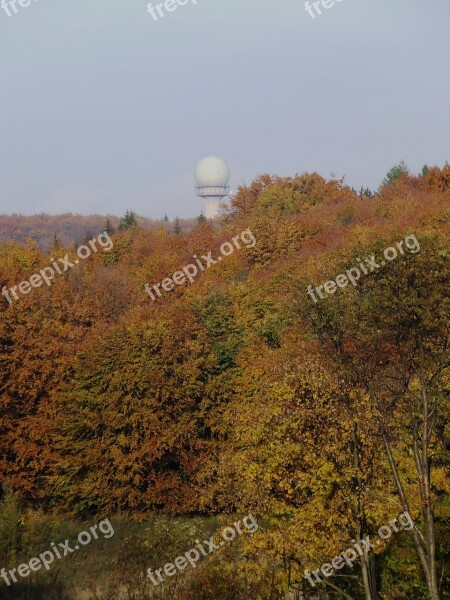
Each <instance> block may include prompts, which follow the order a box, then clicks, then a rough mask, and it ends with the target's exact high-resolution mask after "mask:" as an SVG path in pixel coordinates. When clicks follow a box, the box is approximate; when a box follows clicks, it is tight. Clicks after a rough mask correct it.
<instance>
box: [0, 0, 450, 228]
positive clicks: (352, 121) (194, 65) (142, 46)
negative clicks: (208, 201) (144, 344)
mask: <svg viewBox="0 0 450 600" xmlns="http://www.w3.org/2000/svg"><path fill="white" fill-rule="evenodd" d="M9 10H10V12H11V13H12V16H11V17H8V16H7V14H6V12H5V11H4V10H0V56H1V61H0V140H1V141H0V213H13V212H21V213H23V214H34V213H39V212H48V213H52V214H55V213H63V212H73V213H81V214H92V213H100V214H106V213H112V214H116V215H119V216H120V215H122V214H123V213H124V212H125V210H127V209H133V210H135V211H136V212H138V213H139V214H141V215H144V216H148V217H153V218H160V217H162V216H163V215H164V213H167V214H168V215H169V217H170V218H173V217H174V216H175V215H178V216H180V217H192V216H196V215H198V214H199V213H200V210H201V209H202V205H203V202H202V200H200V199H198V198H196V196H195V193H194V189H193V186H194V181H193V169H194V167H195V164H196V163H197V161H198V160H199V159H200V158H202V157H203V156H204V155H207V154H216V155H219V156H221V157H223V158H224V159H225V160H226V161H227V162H228V163H229V164H230V167H231V181H230V183H231V186H232V189H236V187H237V185H239V184H240V183H242V182H245V183H249V182H250V181H251V180H252V179H253V178H255V177H256V176H257V175H258V174H261V173H264V172H268V173H272V174H280V175H294V174H295V173H297V172H303V171H314V170H315V171H318V172H319V173H320V174H322V175H323V176H325V177H328V176H329V175H330V174H331V173H334V174H336V175H337V176H339V177H341V176H344V175H345V178H346V181H347V182H348V183H349V184H350V185H352V186H354V187H355V188H359V187H360V186H369V187H371V188H376V187H378V185H379V183H380V181H381V179H382V178H383V176H384V175H385V173H386V172H387V171H388V169H389V168H390V167H391V166H392V165H393V164H394V163H397V162H399V161H400V160H402V159H403V160H405V162H406V163H407V164H408V166H409V167H410V168H411V170H413V171H414V172H416V171H418V170H420V169H421V167H422V166H423V164H424V163H428V164H438V165H443V164H444V163H445V161H446V160H448V161H449V162H450V152H449V142H450V76H449V75H450V70H449V55H450V52H449V51H450V36H449V30H450V2H449V0H426V1H425V0H420V1H419V0H342V1H341V2H339V3H338V2H336V4H335V6H333V7H332V8H330V9H329V10H326V9H324V8H322V12H323V14H322V15H321V16H317V17H316V18H315V19H312V18H311V16H310V15H309V14H308V12H306V11H305V7H304V2H303V0H197V4H194V2H193V0H188V2H187V4H186V5H185V6H179V7H178V8H177V10H176V11H174V12H166V15H165V17H164V18H160V19H159V20H158V21H154V20H153V18H152V17H151V15H150V14H149V13H148V12H147V1H145V0H33V1H32V2H31V5H30V6H29V7H25V8H21V7H19V6H17V10H18V12H17V14H14V13H13V10H12V9H9Z"/></svg>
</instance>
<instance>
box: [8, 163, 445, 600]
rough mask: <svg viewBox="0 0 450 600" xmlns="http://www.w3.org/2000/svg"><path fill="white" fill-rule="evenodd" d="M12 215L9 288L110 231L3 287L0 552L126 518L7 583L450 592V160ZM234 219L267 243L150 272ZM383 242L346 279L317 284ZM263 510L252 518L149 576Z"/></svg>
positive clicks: (337, 594) (289, 592)
mask: <svg viewBox="0 0 450 600" xmlns="http://www.w3.org/2000/svg"><path fill="white" fill-rule="evenodd" d="M162 217H163V215H162ZM2 219H6V217H2ZM8 219H10V221H9V222H8V223H9V224H8V227H10V228H11V229H10V231H9V233H8V232H7V227H6V226H5V227H4V228H3V231H2V236H1V241H0V288H3V287H4V286H7V288H11V287H12V286H14V285H16V284H19V283H20V282H21V281H23V280H28V279H29V278H30V275H32V274H33V273H35V272H38V271H39V269H42V268H44V267H46V266H47V265H49V264H51V260H52V259H53V260H55V259H56V258H57V257H63V256H64V255H66V254H68V255H69V257H72V258H73V257H74V256H75V249H76V245H77V244H80V243H83V242H84V241H85V240H84V237H83V236H84V234H86V236H87V237H86V239H88V237H89V236H90V235H92V236H98V235H99V234H100V233H101V232H103V231H107V233H108V235H109V236H110V237H111V240H112V241H113V243H114V245H113V247H112V248H111V249H110V250H109V251H108V252H102V251H99V252H97V253H92V255H91V256H90V257H89V258H87V259H86V260H82V261H80V264H78V265H77V266H76V268H72V269H70V270H69V271H67V273H63V275H62V276H58V277H57V278H55V279H54V280H53V281H52V284H51V285H49V286H47V285H42V286H40V287H37V288H36V289H34V288H33V289H32V290H31V293H28V294H26V295H20V298H19V300H15V301H14V302H12V303H8V301H6V299H5V298H4V297H3V296H0V365H1V368H0V485H1V488H0V489H1V496H0V505H1V507H0V508H1V511H0V568H2V567H5V568H6V569H11V568H13V567H16V566H17V565H19V564H20V563H24V562H25V563H27V562H29V559H30V558H31V557H32V556H38V555H39V553H40V552H42V551H43V550H46V549H47V548H48V547H49V546H50V543H51V542H53V541H54V542H57V541H62V540H63V539H66V538H70V536H74V535H76V534H77V533H78V532H79V531H81V530H83V529H85V530H86V528H89V527H90V526H91V525H92V524H93V523H98V522H99V521H100V520H101V519H106V518H107V519H109V520H110V522H111V523H112V524H113V526H114V528H115V535H114V537H112V538H111V539H106V538H105V539H101V540H98V542H97V543H96V544H94V542H92V543H91V544H90V545H89V546H86V548H84V549H82V550H79V551H78V552H77V553H76V555H75V554H74V557H73V558H71V557H70V558H69V557H66V558H65V559H64V560H63V559H61V560H60V561H58V564H57V566H56V563H55V566H53V568H52V569H51V570H44V569H41V570H40V571H37V572H33V573H31V575H30V576H29V577H28V578H27V579H20V580H19V583H18V584H17V585H15V586H7V585H6V584H5V583H4V581H3V580H0V598H2V599H3V598H4V599H5V600H16V599H17V600H69V599H72V598H76V599H78V598H80V599H83V600H94V599H102V600H116V599H121V598H126V599H128V600H150V599H155V600H156V599H157V600H169V599H172V600H300V599H310V600H316V599H321V600H333V599H336V598H348V599H353V600H411V599H413V600H428V599H430V600H441V599H445V598H450V566H449V558H450V535H449V534H450V501H449V495H448V493H449V487H450V473H449V470H448V467H449V452H450V424H449V420H448V417H449V408H450V394H449V392H450V370H449V365H450V362H449V349H450V347H449V308H450V301H449V289H450V288H449V283H450V270H449V256H450V254H449V252H450V248H449V233H450V166H449V165H448V164H446V165H444V166H443V167H425V168H424V169H423V171H422V172H421V173H420V174H419V175H413V174H411V173H409V172H408V171H407V170H405V169H402V168H394V169H393V170H392V171H391V172H390V173H389V174H388V176H387V177H386V179H385V180H384V182H383V183H382V185H381V186H380V188H379V189H378V190H377V191H376V192H372V191H369V190H361V191H359V192H357V191H355V190H353V189H351V188H350V187H348V186H347V185H346V183H345V182H344V181H343V180H336V179H332V178H331V179H329V180H326V179H324V178H323V177H321V176H320V175H318V174H316V173H303V174H299V175H296V176H294V177H280V176H276V175H273V176H272V175H267V174H265V175H261V176H259V177H258V178H257V179H256V180H254V181H253V182H252V183H250V184H248V185H241V187H239V189H238V190H237V192H236V193H235V194H234V195H233V196H232V198H231V200H230V204H229V206H228V207H227V208H226V209H224V210H223V211H222V214H221V216H220V217H219V218H218V219H216V220H214V221H208V220H206V219H205V218H201V217H200V218H198V219H197V220H192V221H190V222H183V221H180V220H178V221H177V222H173V221H171V222H169V221H168V220H167V219H163V218H162V219H161V221H159V222H153V223H151V224H148V223H144V222H143V221H142V219H139V218H136V215H134V213H133V212H129V213H127V215H126V216H125V217H123V218H122V219H120V218H114V217H108V218H107V217H95V219H93V220H91V221H90V222H89V223H87V224H86V223H82V222H80V223H79V224H78V225H76V226H75V225H74V224H75V222H76V219H75V218H73V220H71V217H70V216H65V217H64V219H65V220H67V221H68V222H69V221H70V227H69V225H68V226H67V227H66V228H65V229H64V231H62V228H61V220H60V221H59V225H58V221H57V220H56V221H52V222H51V223H50V224H48V223H47V226H46V229H45V230H41V229H39V235H34V234H35V233H36V223H37V220H36V218H35V217H21V218H20V219H19V218H16V219H15V222H14V224H13V223H12V221H11V218H10V217H8ZM32 219H34V221H32ZM86 219H88V218H86ZM0 222H3V223H6V220H4V221H0ZM39 227H40V225H39ZM83 227H84V228H85V229H84V232H83V230H82V228H83ZM87 230H89V231H87ZM244 230H250V231H251V232H252V234H253V236H254V238H255V239H256V244H254V246H250V245H249V246H243V247H242V248H241V249H240V250H239V251H237V250H236V251H234V252H233V253H232V254H231V255H230V256H227V258H226V259H224V260H223V261H222V262H220V264H219V263H217V264H214V265H212V266H211V267H210V268H208V269H207V270H205V272H202V273H200V274H199V276H198V277H196V279H195V281H193V282H192V283H190V282H187V284H185V285H179V286H175V287H174V288H173V290H171V291H169V292H167V293H164V294H163V295H162V296H161V297H157V298H156V300H155V301H152V300H151V299H150V298H149V295H148V294H146V293H145V289H144V286H145V284H146V283H147V282H150V283H151V284H153V283H155V282H160V281H163V280H164V279H165V278H167V277H170V276H171V275H172V274H173V273H174V272H177V271H179V270H181V269H182V268H183V267H184V266H185V265H188V264H189V263H192V262H193V260H194V259H193V256H201V255H206V254H207V253H208V252H211V253H212V256H217V255H219V254H220V250H219V248H220V247H221V244H222V243H223V242H225V241H230V240H231V239H232V238H233V237H234V236H237V235H238V234H240V233H241V232H242V231H244ZM43 232H44V233H45V235H46V237H45V236H44V237H45V240H44V237H42V234H43ZM39 236H41V237H39ZM408 236H414V239H415V240H416V241H417V244H418V246H417V247H416V251H414V252H412V251H408V248H409V246H404V249H405V251H403V252H399V251H398V247H397V243H398V242H399V241H400V240H405V239H406V238H408ZM42 240H44V241H42ZM388 247H394V248H397V251H396V257H395V259H393V260H391V259H389V260H385V261H384V262H385V263H386V264H384V265H383V266H382V267H381V266H379V267H377V268H374V269H373V270H370V269H369V268H367V274H363V273H361V276H360V277H359V278H358V280H357V281H355V284H354V285H352V284H351V283H349V284H348V285H342V286H341V285H339V283H338V285H337V286H336V285H333V286H331V285H328V290H333V291H330V292H329V293H323V294H322V295H323V298H321V297H320V295H319V294H318V293H317V292H315V300H314V299H313V298H312V297H311V295H310V294H308V293H307V289H308V286H312V289H313V290H316V289H317V287H318V286H320V285H322V286H324V284H325V286H326V282H328V283H329V282H330V281H331V282H333V281H334V282H336V280H337V276H338V275H339V274H345V273H346V272H347V271H348V270H349V269H352V268H355V267H357V266H358V264H362V263H363V261H364V259H366V258H369V257H375V258H374V259H373V260H376V261H377V262H378V264H379V265H380V264H381V263H380V260H379V259H380V257H381V258H382V257H383V252H384V251H385V249H386V248H388ZM411 248H412V246H411ZM385 256H386V254H385ZM358 261H359V262H358ZM360 271H361V269H360ZM338 282H339V280H338ZM323 289H325V290H327V287H324V288H322V290H323ZM250 512H251V514H252V515H253V516H254V518H255V519H256V521H257V522H258V524H259V528H258V531H256V532H255V533H253V534H251V535H249V534H246V533H244V534H242V535H241V536H239V537H238V538H236V540H235V541H233V542H232V543H231V542H230V543H229V544H227V545H225V546H224V547H222V548H220V549H218V550H216V551H215V552H214V553H213V554H211V555H210V556H208V557H204V558H203V559H202V561H201V562H199V563H198V564H197V566H196V568H191V569H186V570H185V571H183V572H179V573H178V572H177V574H176V575H175V576H171V577H167V578H166V580H165V582H164V584H160V585H158V586H154V585H153V584H152V582H151V581H150V580H149V579H148V577H147V576H146V571H147V568H149V567H155V568H158V567H163V566H164V564H165V563H167V562H169V561H172V560H173V559H175V557H176V556H178V555H184V553H185V552H186V551H188V550H189V548H191V547H193V546H194V543H195V540H198V539H199V538H201V539H206V538H207V537H209V536H212V535H213V534H214V533H215V532H216V531H219V530H220V529H221V528H222V527H225V526H227V525H230V524H232V523H233V522H235V521H236V519H237V518H242V516H243V515H247V514H248V513H250ZM405 513H407V514H408V515H409V516H410V518H411V521H410V523H413V526H407V525H405V523H406V521H405V522H402V521H401V520H399V522H400V525H397V526H396V528H395V529H396V530H393V531H392V532H391V535H389V536H387V537H386V539H382V536H381V537H380V535H379V533H378V532H379V530H380V527H382V526H388V525H389V523H390V522H391V521H393V520H394V519H396V518H397V517H398V515H400V514H405ZM367 536H369V538H367ZM363 539H370V540H371V541H372V542H373V544H372V545H373V547H370V551H369V548H367V547H366V549H364V548H363V551H362V552H360V553H358V552H355V556H356V555H357V558H355V560H354V561H353V564H351V565H350V564H348V562H347V563H345V564H344V562H342V566H336V565H337V564H339V563H338V562H336V565H335V563H332V560H333V558H334V557H337V556H339V555H342V553H343V552H344V551H346V549H348V548H354V547H355V543H356V542H358V540H363ZM375 540H377V542H375ZM366 550H367V551H366ZM326 564H333V567H330V569H329V573H327V568H326V567H325V568H322V565H326ZM331 570H332V571H333V572H332V573H331ZM314 571H316V576H311V575H310V578H309V579H308V574H311V573H313V572H314ZM311 581H312V583H311Z"/></svg>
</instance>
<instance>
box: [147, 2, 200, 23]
mask: <svg viewBox="0 0 450 600" xmlns="http://www.w3.org/2000/svg"><path fill="white" fill-rule="evenodd" d="M190 1H191V2H192V4H197V0H165V2H160V3H159V4H155V6H153V4H152V2H150V3H149V4H148V5H147V12H149V13H150V14H151V15H152V17H153V20H154V21H159V19H162V18H163V17H165V16H166V15H165V13H164V10H166V11H167V12H173V11H174V10H176V9H177V8H178V7H179V6H185V5H186V4H187V3H188V2H190ZM158 15H159V16H158Z"/></svg>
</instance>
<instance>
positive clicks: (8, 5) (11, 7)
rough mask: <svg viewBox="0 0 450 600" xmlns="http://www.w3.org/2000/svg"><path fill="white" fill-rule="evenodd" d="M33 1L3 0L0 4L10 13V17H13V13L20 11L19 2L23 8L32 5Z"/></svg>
mask: <svg viewBox="0 0 450 600" xmlns="http://www.w3.org/2000/svg"><path fill="white" fill-rule="evenodd" d="M32 1H33V0H1V2H0V6H1V7H2V9H3V10H4V11H5V13H6V14H7V15H8V17H12V16H13V14H17V13H18V12H19V11H18V9H17V6H16V4H18V5H19V6H20V7H21V8H27V7H28V6H30V4H31V2H32ZM36 1H37V0H34V2H36ZM11 11H12V12H11Z"/></svg>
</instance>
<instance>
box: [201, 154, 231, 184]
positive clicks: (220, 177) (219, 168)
mask: <svg viewBox="0 0 450 600" xmlns="http://www.w3.org/2000/svg"><path fill="white" fill-rule="evenodd" d="M229 179H230V169H229V167H228V165H227V163H226V162H225V161H224V160H222V159H221V158H219V157H218V156H206V157H205V158H202V160H201V161H200V162H199V163H198V164H197V166H196V167H195V181H196V182H197V185H198V186H200V187H219V186H226V185H227V183H228V180H229Z"/></svg>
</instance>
